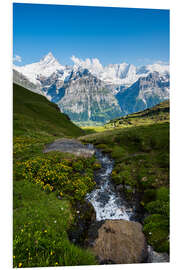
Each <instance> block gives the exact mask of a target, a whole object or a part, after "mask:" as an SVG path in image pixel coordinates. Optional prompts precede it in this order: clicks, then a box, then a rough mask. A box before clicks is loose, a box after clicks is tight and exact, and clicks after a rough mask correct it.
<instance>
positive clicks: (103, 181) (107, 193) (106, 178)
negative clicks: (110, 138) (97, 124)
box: [86, 145, 133, 221]
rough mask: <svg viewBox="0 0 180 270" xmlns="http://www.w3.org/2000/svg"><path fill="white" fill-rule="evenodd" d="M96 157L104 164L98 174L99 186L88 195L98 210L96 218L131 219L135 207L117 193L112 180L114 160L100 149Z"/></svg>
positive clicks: (88, 198) (90, 146)
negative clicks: (130, 205)
mask: <svg viewBox="0 0 180 270" xmlns="http://www.w3.org/2000/svg"><path fill="white" fill-rule="evenodd" d="M92 147H93V146H92V145H89V148H92ZM96 158H97V159H98V160H99V162H100V164H101V166H102V168H101V169H100V170H99V172H98V173H97V175H96V182H97V183H98V187H97V188H96V189H95V190H93V191H92V192H91V193H89V194H87V196H86V198H87V200H88V201H89V202H90V203H91V204H92V205H93V207H94V209H95V211H96V220H97V221H100V220H105V219H125V220H130V218H131V216H132V214H133V209H132V208H131V207H129V206H128V204H127V202H125V201H124V199H122V198H121V197H120V195H119V194H117V193H116V191H115V188H114V186H113V184H112V183H111V181H110V178H111V173H112V170H113V161H112V160H111V159H110V158H109V157H108V156H107V155H104V154H102V152H101V151H99V150H96Z"/></svg>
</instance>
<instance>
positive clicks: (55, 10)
mask: <svg viewBox="0 0 180 270" xmlns="http://www.w3.org/2000/svg"><path fill="white" fill-rule="evenodd" d="M49 51H51V52H52V53H53V55H54V56H55V57H56V58H57V59H58V60H59V62H60V63H61V64H63V65H65V64H68V65H69V64H72V61H71V60H70V57H71V56H72V55H75V56H76V57H78V58H82V59H85V58H98V59H99V60H100V61H101V63H102V64H103V65H107V64H110V63H121V62H127V63H131V64H135V65H143V64H151V63H154V62H156V61H163V62H169V11H168V10H153V9H133V8H132V9H130V8H107V7H82V6H62V5H40V4H18V3H15V4H13V54H14V55H17V56H20V58H21V59H22V61H21V59H20V58H18V57H17V60H19V61H16V62H15V64H19V65H24V64H29V63H32V62H36V61H39V60H40V58H42V57H43V56H44V55H46V54H47V53H48V52H49ZM20 61H21V62H20Z"/></svg>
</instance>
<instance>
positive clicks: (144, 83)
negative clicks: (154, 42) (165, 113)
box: [116, 72, 169, 115]
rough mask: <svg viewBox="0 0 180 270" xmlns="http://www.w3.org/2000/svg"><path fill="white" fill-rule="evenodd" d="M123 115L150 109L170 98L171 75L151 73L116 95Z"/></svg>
mask: <svg viewBox="0 0 180 270" xmlns="http://www.w3.org/2000/svg"><path fill="white" fill-rule="evenodd" d="M116 98H117V100H118V102H119V105H120V107H121V109H122V111H123V115H125V114H130V113H134V112H138V111H141V110H144V109H147V108H150V107H152V106H154V105H156V104H158V103H160V102H161V101H164V100H166V99H168V98H169V74H165V75H163V76H162V75H160V74H159V73H158V72H153V73H150V74H149V75H148V76H147V77H140V78H139V79H138V80H137V82H135V83H134V84H133V85H132V86H130V87H129V88H127V89H126V90H125V91H124V92H119V93H118V94H117V95H116Z"/></svg>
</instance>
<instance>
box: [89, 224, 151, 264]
mask: <svg viewBox="0 0 180 270" xmlns="http://www.w3.org/2000/svg"><path fill="white" fill-rule="evenodd" d="M92 251H93V253H94V254H95V255H96V256H97V257H98V259H99V262H100V263H101V264H108V263H116V264H128V263H141V262H146V260H147V244H146V240H145V236H144V234H143V232H142V226H141V224H140V223H138V222H133V221H126V220H106V221H105V222H104V223H103V224H102V225H101V227H100V228H99V229H98V235H97V238H96V239H95V241H94V243H93V247H92Z"/></svg>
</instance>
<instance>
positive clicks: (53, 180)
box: [13, 75, 169, 267]
mask: <svg viewBox="0 0 180 270" xmlns="http://www.w3.org/2000/svg"><path fill="white" fill-rule="evenodd" d="M83 76H84V75H83ZM88 76H89V75H88ZM92 80H95V78H94V77H92ZM71 83H72V82H71ZM68 87H69V86H68ZM13 97H14V106H13V116H14V140H13V145H14V154H13V156H14V160H13V161H14V165H13V171H14V184H13V186H14V187H13V193H14V196H13V198H14V203H13V208H14V218H13V220H14V240H13V241H14V244H13V265H14V267H21V266H22V267H35V266H38V267H41V266H68V265H71V266H72V265H96V264H99V263H103V259H100V258H99V259H97V257H96V256H97V255H98V254H101V253H100V251H99V249H98V244H97V243H98V242H97V240H95V239H96V238H97V236H96V237H95V239H94V236H93V239H94V240H92V233H91V231H92V230H93V231H94V232H96V233H97V232H98V230H99V229H100V228H102V227H103V226H106V227H107V228H110V229H108V230H110V232H111V230H112V228H113V230H114V229H115V228H116V225H115V223H116V221H114V222H115V223H112V222H113V221H111V224H110V223H109V224H107V223H106V219H107V217H108V219H109V215H110V214H112V213H110V212H111V210H110V208H109V207H108V208H107V209H106V207H105V208H104V209H103V208H102V209H101V207H100V205H99V203H103V205H105V202H106V199H107V198H104V197H103V196H105V197H106V195H108V194H106V188H104V189H103V185H104V184H105V182H103V179H104V180H105V178H106V176H108V179H109V180H108V181H110V182H108V183H109V184H108V183H107V187H112V192H114V193H112V194H111V195H112V200H113V198H114V196H117V197H116V199H117V198H123V200H122V201H123V203H125V205H126V207H127V206H128V207H129V211H130V212H131V210H130V209H136V214H135V217H134V218H135V219H134V220H135V221H138V223H137V224H139V225H137V227H136V223H135V224H134V223H131V221H127V222H128V223H127V228H129V230H130V231H132V232H134V230H135V231H137V234H138V235H139V237H140V239H141V242H139V243H137V242H135V239H131V240H129V243H130V244H129V246H128V245H127V246H124V248H125V249H127V251H128V252H129V255H128V261H126V262H125V263H127V262H128V263H133V262H144V260H145V261H146V262H147V260H148V258H147V256H148V255H147V250H146V253H144V254H143V256H140V255H139V254H140V253H141V249H139V251H138V252H139V253H136V255H135V253H134V254H131V253H130V250H132V249H133V250H134V252H135V249H134V247H135V245H137V244H139V247H141V246H142V249H144V248H145V249H147V246H146V241H147V244H148V245H149V246H152V247H153V249H154V251H153V252H151V257H152V258H151V259H150V257H149V262H153V261H154V262H156V261H158V259H157V258H159V257H158V256H160V258H161V259H160V260H161V261H168V255H167V254H168V253H169V102H168V101H165V102H162V103H160V104H158V105H156V106H155V107H152V108H150V109H146V110H144V111H141V112H138V113H134V114H128V115H127V116H122V117H118V118H116V117H114V118H115V119H113V120H112V119H109V121H108V122H107V123H106V124H105V125H104V126H99V127H96V126H95V127H93V126H90V127H86V128H83V129H82V128H80V127H78V126H76V125H74V124H73V123H72V122H71V121H70V118H69V116H67V115H66V114H63V113H62V112H61V109H59V107H58V106H57V105H56V104H54V103H52V102H50V101H48V100H47V98H46V97H43V96H42V95H39V94H37V93H33V92H32V91H29V90H27V89H25V88H23V87H21V86H19V85H17V84H14V86H13ZM76 140H78V141H76ZM79 141H81V142H82V143H83V145H84V146H82V147H81V149H85V148H86V147H89V146H88V145H89V144H91V145H92V144H93V145H94V146H91V147H90V148H89V149H90V151H91V152H92V154H91V155H88V156H87V157H86V158H85V156H84V155H83V154H80V155H76V154H77V152H78V151H79V150H77V148H76V147H77V146H78V147H80V145H81V144H80V143H79ZM53 142H57V143H56V144H55V145H54V144H53ZM61 142H62V145H61ZM65 142H66V143H67V142H68V143H69V142H70V144H71V146H73V142H74V143H75V146H74V147H75V148H73V147H72V149H74V150H73V151H74V153H73V152H71V153H68V152H64V149H67V148H69V149H70V147H68V144H67V147H66V148H64V147H65ZM58 145H61V147H63V148H60V151H53V150H56V147H57V146H58ZM54 147H55V148H54ZM58 147H59V146H58ZM93 148H94V150H95V151H96V156H94V155H93V153H94V150H93ZM46 149H50V151H45V150H46ZM92 150H93V151H92ZM84 151H85V150H81V152H82V153H84ZM88 151H89V150H88ZM98 157H99V158H100V160H104V161H101V162H100V160H98ZM110 160H112V162H113V166H112V168H111V169H112V173H111V170H110V167H111V162H110ZM103 162H104V163H103ZM109 166H110V167H109ZM100 177H101V181H100V182H98V179H100ZM98 188H100V189H101V188H102V189H103V192H102V197H103V198H104V199H103V201H101V198H100V201H99V203H97V202H96V201H94V198H95V197H96V195H97V197H98V196H99V197H101V196H100V195H101V194H100V193H101V192H100V193H96V190H97V189H98ZM104 190H105V193H104ZM108 190H110V188H108ZM113 190H114V191H113ZM110 192H111V191H110ZM88 194H89V195H88ZM103 194H104V195H103ZM114 194H116V195H114ZM87 196H89V202H87V200H86V198H87ZM108 196H109V195H108ZM93 202H94V203H93ZM91 203H92V204H91ZM113 203H114V202H113ZM93 205H94V208H93ZM98 205H99V206H98ZM111 205H113V204H112V202H111ZM117 206H118V204H117ZM121 207H122V208H123V207H124V206H122V205H121ZM128 207H127V209H128ZM95 210H96V211H95ZM101 210H102V211H101ZM103 211H105V213H106V214H107V216H105V220H104V221H103V219H104V218H102V217H103V215H104V212H103ZM109 211H110V212H109ZM113 211H115V209H114V210H113ZM118 211H119V210H117V213H119V214H120V216H121V215H122V213H123V212H118ZM124 216H126V214H124ZM130 216H131V215H130ZM98 217H99V218H98ZM100 217H101V218H100ZM114 217H115V216H114ZM126 217H127V216H126ZM118 219H119V217H118ZM125 219H126V218H125ZM127 219H130V218H127ZM110 220H111V219H110ZM118 222H119V223H118V224H120V225H119V226H120V227H118V228H122V229H123V228H124V227H123V226H124V224H125V223H124V222H125V221H124V218H123V219H122V220H119V221H118ZM113 224H114V225H113ZM108 226H110V227H108ZM113 226H114V227H113ZM138 226H139V227H138ZM141 226H142V229H141ZM95 228H96V229H95ZM99 232H100V231H99ZM142 232H143V233H142ZM145 238H146V241H145V240H144V239H145ZM73 239H74V240H73ZM92 241H93V243H94V245H95V246H94V249H93V248H92V247H91V245H90V243H91V242H92ZM121 241H122V238H121ZM144 241H145V242H144ZM117 243H118V242H117ZM97 252H98V253H97ZM156 252H158V253H157V254H156ZM158 254H160V255H158ZM101 256H104V255H102V254H101ZM108 256H110V255H107V254H106V256H105V259H104V261H105V263H114V262H115V261H116V258H115V257H114V256H112V254H111V258H110V257H108ZM124 256H125V257H122V260H121V262H124V261H123V260H124V258H126V254H124ZM107 258H109V259H107ZM134 258H136V259H134ZM113 260H114V261H113Z"/></svg>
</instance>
